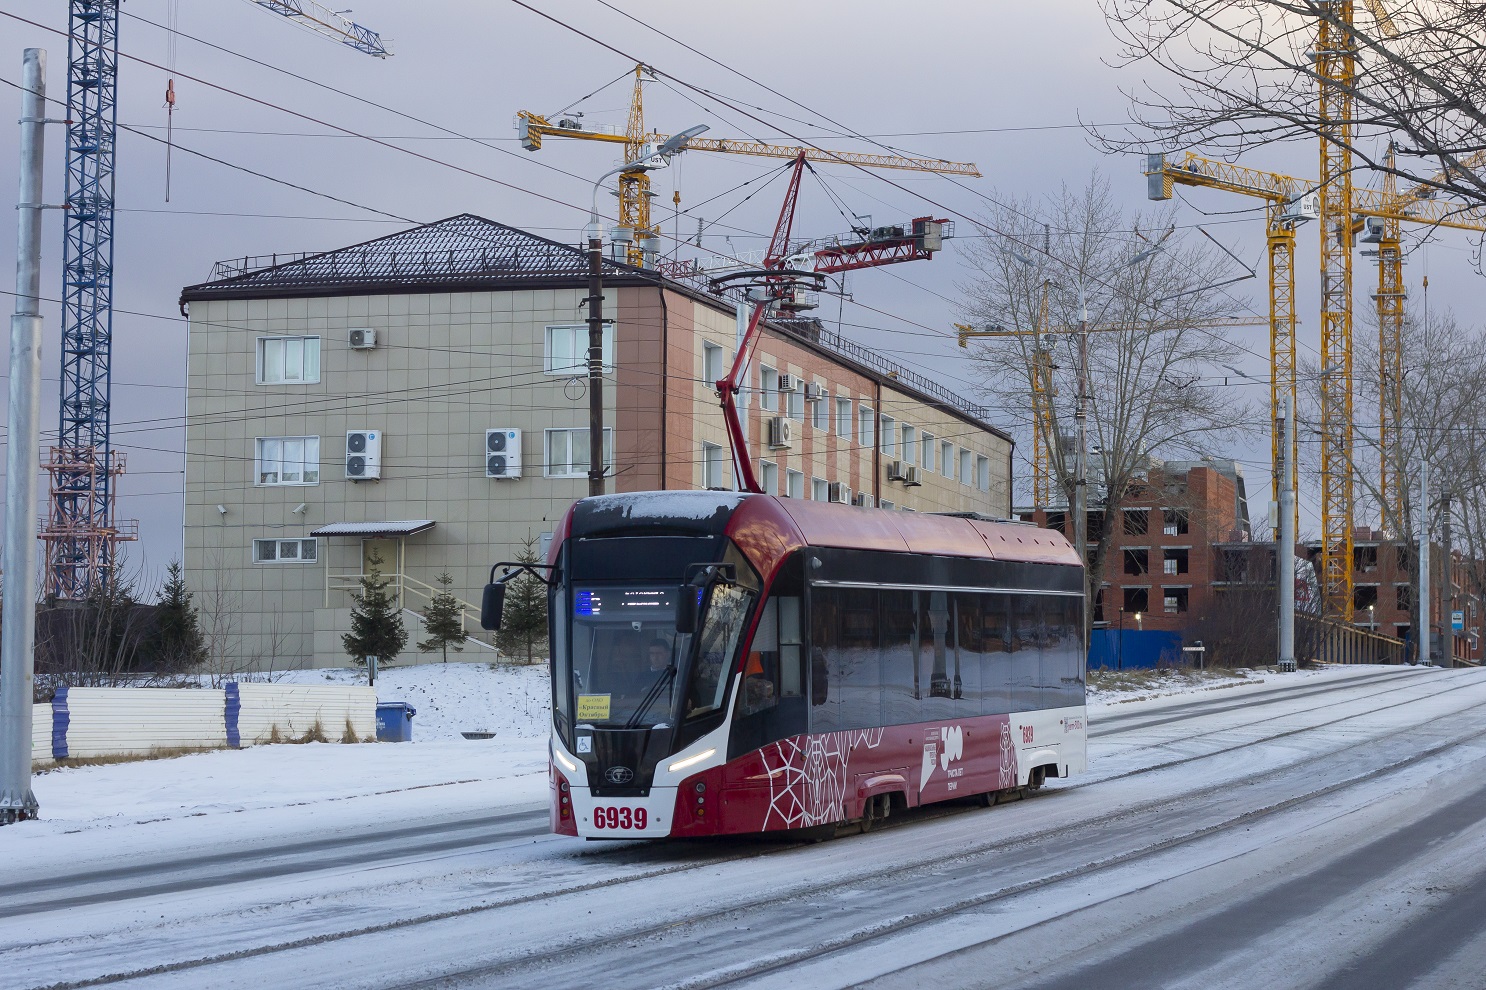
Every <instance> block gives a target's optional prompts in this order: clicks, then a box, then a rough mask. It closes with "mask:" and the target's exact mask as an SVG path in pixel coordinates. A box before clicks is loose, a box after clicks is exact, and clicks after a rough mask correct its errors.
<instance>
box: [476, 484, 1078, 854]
mask: <svg viewBox="0 0 1486 990" xmlns="http://www.w3.org/2000/svg"><path fill="white" fill-rule="evenodd" d="M545 578H546V579H547V580H548V582H549V586H550V628H551V647H552V710H553V725H552V742H551V749H552V775H551V776H552V827H553V830H554V831H556V832H558V833H561V834H564V835H575V836H586V837H591V838H634V837H647V838H649V837H654V838H659V837H662V836H709V835H721V834H733V833H746V832H769V831H778V830H785V829H805V828H815V827H820V826H832V825H836V824H840V823H845V822H851V821H854V820H862V821H863V822H864V824H865V825H867V826H870V825H871V824H872V822H873V821H875V820H877V819H879V818H881V817H883V816H884V815H886V814H887V813H888V812H889V810H890V809H892V808H902V807H915V806H918V805H923V804H929V803H931V802H935V801H944V800H948V799H951V798H958V797H965V796H972V795H985V796H989V795H994V794H996V793H998V792H1011V791H1014V790H1016V789H1019V788H1027V787H1031V788H1035V787H1038V786H1040V785H1041V783H1042V781H1043V779H1044V778H1045V777H1050V776H1056V777H1065V776H1067V775H1069V774H1072V773H1078V772H1080V771H1082V770H1084V769H1085V765H1086V733H1085V725H1086V721H1087V720H1086V716H1085V709H1084V667H1085V662H1084V658H1085V655H1086V652H1085V645H1084V636H1083V629H1084V615H1083V608H1084V598H1083V593H1082V580H1083V571H1082V567H1081V566H1080V563H1079V559H1078V556H1077V554H1076V553H1075V552H1074V551H1073V548H1072V547H1071V546H1070V545H1069V544H1068V542H1067V541H1066V540H1064V539H1063V537H1062V536H1061V535H1060V534H1058V533H1055V532H1052V531H1049V530H1044V529H1037V528H1034V527H1031V526H1027V525H1024V524H1020V523H1014V522H1002V521H993V520H988V519H983V518H978V517H971V516H955V515H935V514H928V513H901V512H891V511H885V510H880V509H866V508H853V507H849V506H842V505H834V504H825V503H818V502H810V501H803V500H798V499H784V498H778V497H775V496H772V495H763V494H748V493H733V492H715V491H705V492H644V493H636V494H629V495H606V496H599V497H595V498H586V499H583V500H581V501H579V502H577V503H575V504H574V505H573V507H572V508H571V509H570V510H569V511H568V513H567V515H566V517H565V518H564V520H563V522H562V524H561V526H560V528H559V529H558V531H557V532H556V533H555V535H554V539H553V543H552V550H551V554H550V558H549V560H548V569H547V574H546V575H545ZM495 587H498V586H496V585H493V586H492V588H495ZM502 597H503V595H501V594H500V593H499V592H495V593H487V601H486V613H487V614H486V621H487V625H493V624H495V621H496V617H497V616H498V614H499V608H500V599H501V598H502Z"/></svg>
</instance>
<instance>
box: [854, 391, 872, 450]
mask: <svg viewBox="0 0 1486 990" xmlns="http://www.w3.org/2000/svg"><path fill="white" fill-rule="evenodd" d="M857 443H859V444H861V445H862V447H864V448H866V449H867V450H871V449H872V448H873V447H875V446H877V412H876V410H874V409H873V408H872V407H871V406H869V405H867V404H866V403H865V402H863V403H862V404H861V405H860V406H858V407H857Z"/></svg>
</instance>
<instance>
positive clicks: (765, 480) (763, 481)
mask: <svg viewBox="0 0 1486 990" xmlns="http://www.w3.org/2000/svg"><path fill="white" fill-rule="evenodd" d="M759 485H760V486H761V487H762V488H763V489H764V494H765V495H778V494H779V465H778V464H776V463H775V462H774V461H759Z"/></svg>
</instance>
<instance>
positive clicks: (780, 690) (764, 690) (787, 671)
mask: <svg viewBox="0 0 1486 990" xmlns="http://www.w3.org/2000/svg"><path fill="white" fill-rule="evenodd" d="M801 638H802V637H801V629H800V598H799V596H798V595H771V596H770V597H769V600H768V602H766V603H765V605H764V611H763V614H762V615H760V616H759V622H758V630H757V631H756V632H755V633H754V636H753V644H752V647H751V648H750V649H749V651H748V659H747V660H746V661H745V663H744V665H743V693H742V695H741V696H740V697H739V698H738V707H737V714H738V716H739V717H742V716H745V715H752V714H754V713H756V712H761V711H763V710H764V709H766V708H773V707H774V706H776V705H778V704H779V700H780V699H781V698H803V697H804V696H805V683H804V675H803V673H802V671H801V665H800V660H801V657H800V652H801V649H802V646H801V642H800V641H801Z"/></svg>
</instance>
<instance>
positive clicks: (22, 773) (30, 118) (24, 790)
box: [0, 48, 46, 825]
mask: <svg viewBox="0 0 1486 990" xmlns="http://www.w3.org/2000/svg"><path fill="white" fill-rule="evenodd" d="M21 79H22V82H21V86H22V93H23V96H22V98H21V183H20V200H19V202H18V204H17V206H18V209H17V210H16V216H17V226H18V236H17V238H16V266H15V288H16V297H15V315H14V316H12V317H11V318H10V422H9V426H10V445H9V448H8V449H7V450H6V456H5V471H6V474H5V550H4V567H5V588H4V605H3V615H0V825H5V824H9V823H11V822H15V821H21V820H24V819H27V818H35V817H36V814H37V810H38V806H37V803H36V795H35V793H33V792H32V790H31V705H32V691H33V686H32V682H33V679H34V677H35V671H36V655H35V648H36V478H37V476H38V475H39V474H40V473H41V450H40V443H41V433H40V428H39V425H40V421H41V299H40V297H41V193H42V186H41V174H42V172H41V166H42V150H43V142H44V138H43V127H44V126H45V125H44V120H45V117H46V52H45V51H43V50H41V49H39V48H27V49H26V53H25V55H24V56H23V58H22V72H21Z"/></svg>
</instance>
